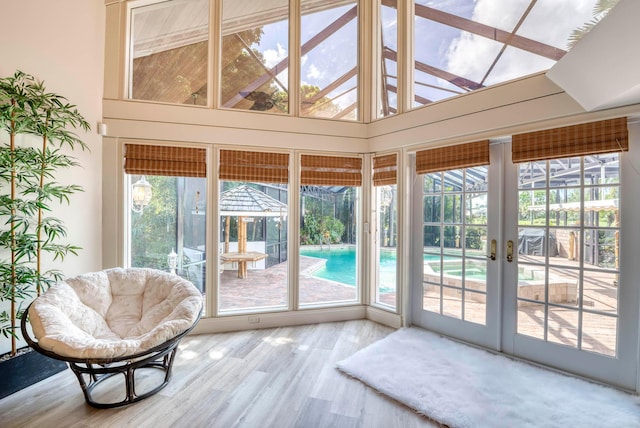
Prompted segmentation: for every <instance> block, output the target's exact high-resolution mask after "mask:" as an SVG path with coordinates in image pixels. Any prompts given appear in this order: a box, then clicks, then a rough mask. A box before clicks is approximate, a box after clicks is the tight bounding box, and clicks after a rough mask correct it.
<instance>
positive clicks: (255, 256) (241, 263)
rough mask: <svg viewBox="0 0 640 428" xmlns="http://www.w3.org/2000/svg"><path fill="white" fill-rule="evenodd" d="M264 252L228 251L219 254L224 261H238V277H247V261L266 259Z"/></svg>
mask: <svg viewBox="0 0 640 428" xmlns="http://www.w3.org/2000/svg"><path fill="white" fill-rule="evenodd" d="M266 258H267V255H266V254H265V253H259V252H257V251H247V252H244V253H239V252H229V253H222V254H220V259H221V260H222V261H223V262H224V263H238V278H246V277H247V262H254V263H255V262H257V261H259V260H262V259H266Z"/></svg>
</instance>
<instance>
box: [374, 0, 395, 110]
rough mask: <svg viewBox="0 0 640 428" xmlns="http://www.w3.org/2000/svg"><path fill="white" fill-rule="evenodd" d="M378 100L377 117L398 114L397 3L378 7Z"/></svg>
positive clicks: (390, 2) (390, 0) (387, 3)
mask: <svg viewBox="0 0 640 428" xmlns="http://www.w3.org/2000/svg"><path fill="white" fill-rule="evenodd" d="M380 37H381V40H380V43H379V46H381V47H382V48H381V49H382V50H381V52H379V53H378V55H379V56H380V58H379V62H380V70H378V72H379V73H380V100H379V101H378V106H379V107H378V117H387V116H391V115H394V114H396V113H397V112H398V58H397V55H398V1H397V0H388V1H386V2H385V4H381V5H380Z"/></svg>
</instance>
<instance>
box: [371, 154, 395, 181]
mask: <svg viewBox="0 0 640 428" xmlns="http://www.w3.org/2000/svg"><path fill="white" fill-rule="evenodd" d="M397 182H398V155H397V154H396V153H392V154H390V155H382V156H375V157H374V158H373V185H374V186H385V185H393V184H396V183H397Z"/></svg>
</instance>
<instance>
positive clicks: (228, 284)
mask: <svg viewBox="0 0 640 428" xmlns="http://www.w3.org/2000/svg"><path fill="white" fill-rule="evenodd" d="M288 174H289V155H288V154H286V153H265V152H251V151H236V150H221V151H220V173H219V177H220V179H221V180H222V181H221V183H220V190H221V193H220V197H219V200H218V206H219V209H220V219H219V227H220V237H221V242H220V243H219V248H220V254H219V258H220V261H219V265H220V271H219V272H218V274H219V285H218V310H219V313H221V314H225V313H238V312H245V311H264V310H271V309H283V308H288V307H289V300H288V296H289V290H288V285H289V281H288V268H287V266H288V242H287V238H288V233H287V220H288V198H289V192H288V190H289V186H288V179H289V176H288Z"/></svg>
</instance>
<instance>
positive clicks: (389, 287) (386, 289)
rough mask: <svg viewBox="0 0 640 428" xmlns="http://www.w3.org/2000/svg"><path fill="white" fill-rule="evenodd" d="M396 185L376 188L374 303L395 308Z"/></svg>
mask: <svg viewBox="0 0 640 428" xmlns="http://www.w3.org/2000/svg"><path fill="white" fill-rule="evenodd" d="M396 187H397V186H396V185H395V184H394V185H391V186H379V187H376V200H377V201H378V219H379V224H378V237H377V241H378V248H377V251H378V254H379V256H378V263H377V265H376V277H377V279H378V280H377V282H376V284H377V286H376V299H375V301H376V303H380V304H383V305H386V306H389V307H391V308H394V309H395V307H396V281H397V280H396V278H397V275H396V274H397V272H396V271H397V257H396V249H397V237H398V233H397V228H398V224H397V214H398V212H397V206H398V204H397V189H396Z"/></svg>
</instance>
